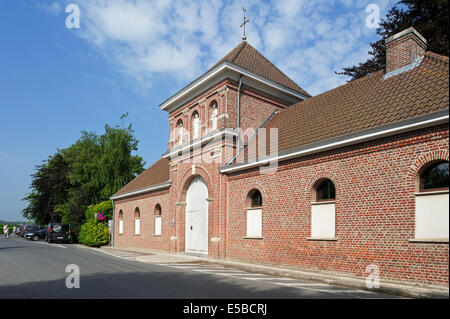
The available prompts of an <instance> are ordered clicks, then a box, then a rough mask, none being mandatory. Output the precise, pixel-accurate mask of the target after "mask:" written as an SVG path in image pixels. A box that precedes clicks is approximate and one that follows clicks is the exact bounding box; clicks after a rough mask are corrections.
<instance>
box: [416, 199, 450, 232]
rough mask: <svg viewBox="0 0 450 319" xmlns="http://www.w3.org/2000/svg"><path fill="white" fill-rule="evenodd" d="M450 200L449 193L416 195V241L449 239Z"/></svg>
mask: <svg viewBox="0 0 450 319" xmlns="http://www.w3.org/2000/svg"><path fill="white" fill-rule="evenodd" d="M448 200H449V196H448V193H446V194H445V193H444V194H426V193H424V194H420V195H416V227H415V238H416V239H448V237H449V229H448V223H449V219H448V213H449V203H448Z"/></svg>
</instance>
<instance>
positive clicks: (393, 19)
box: [335, 0, 449, 81]
mask: <svg viewBox="0 0 450 319" xmlns="http://www.w3.org/2000/svg"><path fill="white" fill-rule="evenodd" d="M411 26H412V27H414V28H415V29H416V30H417V31H418V32H419V33H420V34H422V35H423V36H424V37H425V39H427V41H428V50H429V51H432V52H435V53H438V54H442V55H445V56H448V54H449V46H448V2H447V0H401V1H400V2H398V3H397V4H396V5H395V6H394V7H393V8H392V9H391V10H390V11H389V12H388V14H387V16H386V19H385V20H382V21H381V23H380V26H379V27H378V29H377V34H378V35H379V36H380V37H381V38H380V39H379V40H378V41H376V42H372V43H371V44H370V46H371V47H372V50H371V51H369V54H370V55H371V56H372V57H370V58H369V59H368V60H367V61H366V62H363V63H359V64H358V65H353V66H351V67H347V68H344V69H343V72H335V73H336V74H340V75H347V76H349V77H351V79H350V81H353V80H356V79H359V78H362V77H364V76H366V75H368V74H370V73H373V72H377V71H379V70H382V69H385V68H386V48H385V45H384V41H385V40H386V39H387V38H388V37H390V36H392V35H394V34H396V33H398V32H401V31H403V30H405V29H407V28H409V27H411Z"/></svg>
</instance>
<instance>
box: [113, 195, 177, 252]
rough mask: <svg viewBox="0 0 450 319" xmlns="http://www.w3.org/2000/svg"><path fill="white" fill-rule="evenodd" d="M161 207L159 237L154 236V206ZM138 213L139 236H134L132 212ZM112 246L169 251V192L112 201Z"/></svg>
mask: <svg viewBox="0 0 450 319" xmlns="http://www.w3.org/2000/svg"><path fill="white" fill-rule="evenodd" d="M156 204H160V205H161V236H155V235H154V234H155V214H154V212H155V206H156ZM136 207H138V208H139V211H140V219H141V229H140V235H139V236H136V235H134V212H135V209H136ZM121 210H122V212H123V217H124V219H123V220H124V223H123V234H122V235H120V234H119V217H118V216H119V212H120V211H121ZM114 215H115V216H114V223H115V225H114V233H115V235H114V245H115V246H117V247H135V248H145V249H155V250H165V251H168V250H169V235H170V228H171V227H172V226H171V222H172V221H171V218H170V210H169V191H168V190H164V191H159V192H155V193H149V194H144V195H140V196H135V197H131V198H129V199H121V200H117V201H114Z"/></svg>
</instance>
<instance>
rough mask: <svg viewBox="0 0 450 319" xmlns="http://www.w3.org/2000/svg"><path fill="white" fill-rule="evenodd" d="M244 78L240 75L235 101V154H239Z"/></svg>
mask: <svg viewBox="0 0 450 319" xmlns="http://www.w3.org/2000/svg"><path fill="white" fill-rule="evenodd" d="M243 78H244V75H243V74H241V76H240V78H239V88H238V100H237V130H238V134H237V148H236V154H238V153H239V151H240V149H241V86H242V79H243Z"/></svg>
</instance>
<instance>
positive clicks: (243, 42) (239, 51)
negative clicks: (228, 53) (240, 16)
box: [230, 41, 251, 63]
mask: <svg viewBox="0 0 450 319" xmlns="http://www.w3.org/2000/svg"><path fill="white" fill-rule="evenodd" d="M241 44H243V45H242V47H241V48H240V49H239V50H238V51H237V52H236V54H235V55H234V57H233V58H232V59H230V60H231V61H230V62H232V63H234V60H236V58H237V57H238V56H239V54H241V52H242V50H244V48H245V47H246V46H247V45H250V44H248V42H247V41H242V42H241ZM250 46H251V45H250Z"/></svg>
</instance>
